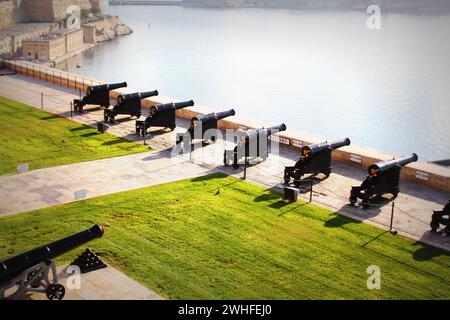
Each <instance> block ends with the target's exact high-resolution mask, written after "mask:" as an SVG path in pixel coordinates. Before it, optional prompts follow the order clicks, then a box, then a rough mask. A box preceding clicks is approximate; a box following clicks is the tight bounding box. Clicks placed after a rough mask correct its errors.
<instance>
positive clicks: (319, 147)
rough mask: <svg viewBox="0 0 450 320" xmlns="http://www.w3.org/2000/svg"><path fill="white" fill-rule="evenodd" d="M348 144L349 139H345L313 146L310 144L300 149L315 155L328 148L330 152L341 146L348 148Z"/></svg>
mask: <svg viewBox="0 0 450 320" xmlns="http://www.w3.org/2000/svg"><path fill="white" fill-rule="evenodd" d="M350 143H351V141H350V139H349V138H345V139H342V140H336V141H332V142H320V143H315V144H310V145H308V146H304V147H303V148H302V151H304V150H307V151H309V152H310V153H311V154H315V153H318V152H320V151H322V150H325V149H328V148H330V149H331V150H335V149H338V148H341V147H343V146H349V145H350ZM302 153H303V152H302Z"/></svg>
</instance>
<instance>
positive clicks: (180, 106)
mask: <svg viewBox="0 0 450 320" xmlns="http://www.w3.org/2000/svg"><path fill="white" fill-rule="evenodd" d="M194 104H195V103H194V100H189V101H183V102H175V103H174V104H173V105H174V106H175V110H178V109H183V108H187V107H192V106H193V105H194Z"/></svg>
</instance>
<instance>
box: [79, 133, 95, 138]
mask: <svg viewBox="0 0 450 320" xmlns="http://www.w3.org/2000/svg"><path fill="white" fill-rule="evenodd" d="M98 134H99V133H98V132H88V133H85V134H82V135H81V137H84V138H88V137H92V136H96V135H98Z"/></svg>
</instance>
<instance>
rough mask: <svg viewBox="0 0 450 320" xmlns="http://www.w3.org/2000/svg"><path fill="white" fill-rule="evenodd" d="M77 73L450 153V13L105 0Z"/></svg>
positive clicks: (322, 130)
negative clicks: (104, 20)
mask: <svg viewBox="0 0 450 320" xmlns="http://www.w3.org/2000/svg"><path fill="white" fill-rule="evenodd" d="M107 10H108V11H109V13H111V14H114V15H119V16H120V17H121V19H122V20H123V21H124V22H125V23H127V24H128V25H129V26H131V28H132V29H133V30H134V33H133V34H131V35H129V36H125V37H121V38H119V39H117V40H115V41H111V42H108V43H105V44H102V45H100V46H98V47H96V48H95V49H94V50H92V51H90V52H86V53H85V54H84V55H83V57H82V63H81V64H82V67H81V68H80V69H75V70H72V71H73V72H76V73H79V74H83V75H86V76H90V77H93V78H97V79H102V80H107V81H110V82H116V81H124V80H126V81H128V84H129V86H131V87H133V88H136V89H138V90H145V91H147V90H153V89H155V88H157V89H158V90H159V92H160V94H161V95H164V96H169V97H173V98H175V99H178V100H187V99H191V98H192V99H194V100H195V101H196V102H197V103H199V104H201V105H205V106H209V107H213V108H216V109H218V110H219V109H227V108H230V107H234V108H235V109H236V112H237V114H239V115H240V116H242V117H244V118H249V119H257V120H262V121H264V122H268V123H273V124H279V123H281V122H284V123H286V125H287V126H288V128H289V127H290V128H295V129H299V130H304V131H310V132H313V133H316V134H320V135H323V136H326V137H328V138H330V139H333V138H336V139H340V138H344V137H350V138H351V139H352V142H353V143H355V144H358V145H363V146H368V147H373V148H376V149H379V150H383V151H388V152H394V153H397V154H403V155H406V154H410V153H412V152H416V153H418V154H419V157H420V158H421V160H438V159H444V158H450V58H449V57H450V35H449V31H450V15H445V16H416V15H400V14H388V15H384V16H383V18H382V24H381V26H382V29H381V30H379V31H370V30H368V29H367V27H366V18H367V15H366V14H365V12H305V11H291V10H272V9H206V8H181V7H163V6H117V7H108V8H107Z"/></svg>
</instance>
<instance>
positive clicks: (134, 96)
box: [117, 90, 158, 104]
mask: <svg viewBox="0 0 450 320" xmlns="http://www.w3.org/2000/svg"><path fill="white" fill-rule="evenodd" d="M157 95H158V90H154V91H146V92H135V93H129V94H121V95H119V96H118V97H117V102H118V103H119V104H124V103H127V102H129V101H132V100H142V99H145V98H148V97H153V96H157Z"/></svg>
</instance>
